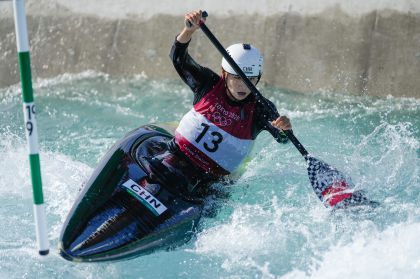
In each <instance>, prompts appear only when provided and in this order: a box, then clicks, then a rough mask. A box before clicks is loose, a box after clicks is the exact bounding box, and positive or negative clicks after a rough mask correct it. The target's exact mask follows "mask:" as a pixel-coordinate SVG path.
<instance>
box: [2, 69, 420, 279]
mask: <svg viewBox="0 0 420 279" xmlns="http://www.w3.org/2000/svg"><path fill="white" fill-rule="evenodd" d="M34 87H35V92H36V100H35V102H36V104H37V107H38V110H37V111H38V124H39V131H40V144H41V168H42V172H43V183H44V195H45V200H46V205H47V214H48V224H49V227H50V233H49V238H50V241H51V246H52V247H51V252H50V255H49V256H47V257H40V256H38V255H37V251H36V245H35V243H34V228H33V217H32V193H31V186H30V181H29V178H28V174H29V169H28V162H27V154H26V147H25V144H26V143H25V139H24V132H23V129H22V122H23V119H22V115H21V114H22V112H21V100H20V89H19V87H18V86H13V87H10V88H6V89H1V90H0V99H1V102H0V112H1V119H0V134H1V138H0V156H1V158H2V159H1V161H0V216H1V217H2V226H1V227H0V233H1V235H2V239H1V241H0V278H174V277H180V278H338V277H340V278H397V277H398V278H418V277H419V276H420V252H419V251H420V250H419V249H418V247H419V245H420V240H418V237H417V235H418V231H419V229H420V218H419V216H420V215H419V213H420V210H419V209H418V204H419V202H420V183H419V182H420V176H419V167H420V164H419V162H420V160H419V155H420V151H419V147H420V143H419V139H420V132H419V128H418V127H420V126H419V124H420V102H419V101H418V100H415V99H403V98H391V97H390V98H386V99H380V98H370V97H355V96H348V95H341V94H325V93H319V94H313V95H303V94H297V93H289V92H284V91H281V90H279V89H275V88H263V89H262V91H263V92H264V94H265V95H266V96H268V97H269V98H270V99H271V100H273V101H274V102H275V103H276V105H277V107H278V108H279V109H280V111H281V113H285V114H287V115H289V117H290V118H291V119H292V123H293V125H294V131H295V134H296V136H297V137H298V138H299V139H300V141H301V142H302V143H303V144H304V145H305V147H306V148H307V149H308V150H310V151H312V152H313V153H314V154H316V156H317V157H319V158H321V159H323V160H325V161H327V162H328V163H330V164H331V165H333V166H336V167H337V168H338V169H340V170H341V171H343V172H345V173H346V174H348V175H350V176H351V177H352V179H353V181H354V182H355V183H356V186H357V187H359V188H361V189H365V190H366V191H367V192H368V195H369V196H370V197H371V198H372V199H374V200H377V201H379V202H381V203H382V205H381V206H380V207H379V208H378V209H376V210H375V211H361V212H338V213H331V212H330V211H329V210H327V209H325V208H324V207H323V206H322V204H321V203H320V202H319V201H318V199H317V198H316V196H315V194H314V193H313V192H312V189H311V187H310V185H309V181H308V178H307V175H306V170H305V162H304V160H303V159H302V158H301V156H300V155H299V153H298V152H297V151H296V149H295V148H294V147H293V146H292V145H291V144H288V145H278V144H276V143H275V142H274V141H273V139H272V138H271V137H270V136H269V134H268V133H263V134H261V135H260V136H259V138H258V141H257V143H256V150H255V156H254V159H253V160H252V161H251V162H250V164H249V165H248V167H247V170H246V171H245V173H244V175H243V176H242V177H241V178H240V179H239V181H238V182H237V183H236V184H234V185H232V186H230V187H231V189H230V193H231V196H230V197H229V198H228V199H223V200H218V201H217V203H219V205H218V212H217V214H216V216H215V217H210V216H208V217H205V218H203V219H202V222H201V225H200V231H199V232H198V233H197V235H196V237H195V238H194V239H193V240H192V241H190V242H189V243H187V244H186V245H184V246H182V247H179V248H178V249H176V250H173V251H169V252H167V251H159V252H156V253H154V254H151V255H147V256H143V257H140V258H136V259H133V260H129V261H123V262H117V263H101V264H74V263H70V262H67V261H65V260H63V259H61V258H60V257H59V255H58V252H57V249H56V245H57V241H58V237H59V233H60V230H61V225H62V223H63V221H64V218H65V217H66V214H67V213H68V211H69V210H70V207H71V205H72V203H73V202H74V199H75V197H76V195H77V191H78V189H79V188H80V187H81V185H82V184H83V182H84V181H86V180H87V179H88V177H89V175H90V173H91V172H92V171H93V169H94V167H95V165H96V163H97V162H98V160H99V159H100V157H101V155H103V154H104V152H105V151H106V150H107V149H108V148H109V147H110V146H111V145H112V144H113V143H114V142H115V141H116V140H117V139H118V138H120V137H122V136H123V135H124V134H125V133H126V132H128V131H129V130H131V129H133V128H135V127H137V126H139V125H142V124H146V123H150V122H163V121H169V120H176V119H180V117H181V116H182V114H183V113H185V112H186V111H188V109H189V107H190V106H191V102H192V96H191V94H190V92H189V91H188V89H187V88H186V87H185V86H184V85H183V84H181V83H179V82H172V81H153V80H149V79H147V78H146V77H142V76H139V77H136V78H130V79H120V80H115V79H110V78H109V77H107V76H105V75H101V74H96V73H91V72H89V73H83V74H80V75H65V76H60V77H57V78H54V79H50V80H40V81H37V82H36V83H35V86H34Z"/></svg>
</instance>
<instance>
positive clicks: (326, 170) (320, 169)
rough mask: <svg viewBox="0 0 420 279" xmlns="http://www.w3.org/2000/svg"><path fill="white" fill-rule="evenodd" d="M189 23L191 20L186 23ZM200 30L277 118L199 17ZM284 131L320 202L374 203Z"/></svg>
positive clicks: (330, 204)
mask: <svg viewBox="0 0 420 279" xmlns="http://www.w3.org/2000/svg"><path fill="white" fill-rule="evenodd" d="M207 16H208V14H207V12H205V11H204V12H203V13H202V17H203V18H204V17H207ZM187 24H188V25H189V26H191V22H187ZM199 26H200V28H201V30H202V31H203V32H204V34H205V35H206V36H207V37H208V38H209V39H210V41H211V42H212V43H213V45H214V46H215V47H216V48H217V50H218V51H219V52H220V54H221V55H222V56H223V57H224V58H225V59H226V61H227V62H228V63H229V64H230V65H231V66H232V68H233V69H234V70H235V72H236V73H237V74H238V75H239V76H240V77H241V78H242V80H243V81H244V83H245V84H246V86H247V87H248V88H249V89H250V90H251V92H252V93H253V94H254V95H255V98H256V100H257V102H259V103H261V104H262V106H263V107H264V108H265V111H266V113H267V114H268V115H269V119H270V120H274V119H277V118H278V117H279V116H280V115H279V114H278V112H277V111H275V110H273V109H272V108H271V107H270V106H269V105H268V103H267V100H266V99H265V98H264V97H263V96H262V95H261V93H260V92H259V91H258V89H257V88H256V87H255V86H254V84H253V83H252V82H251V81H250V80H249V79H248V78H247V77H246V75H245V74H244V73H243V71H242V70H241V68H239V66H238V65H237V64H236V62H235V61H234V60H233V59H232V57H230V55H229V54H228V53H227V51H226V50H225V48H224V47H223V46H222V45H221V44H220V42H219V41H218V40H217V39H216V37H215V36H214V35H213V33H212V32H211V31H210V30H209V29H208V28H207V26H206V24H205V23H204V21H203V20H200V24H199ZM283 133H284V134H286V136H287V137H288V138H289V140H290V141H291V142H292V143H293V145H294V146H295V147H296V148H297V150H298V151H299V152H300V154H302V156H303V157H304V158H305V160H306V162H307V164H308V167H307V170H308V176H309V181H310V182H311V185H312V188H313V190H314V191H315V193H316V195H317V196H318V198H319V199H320V200H321V202H322V203H323V204H324V205H325V206H326V207H330V208H343V207H348V206H357V205H373V206H375V205H377V204H378V203H377V202H373V201H370V200H369V199H367V198H366V197H365V195H364V192H363V191H362V190H358V191H356V190H355V189H354V188H355V187H354V184H353V183H352V182H351V179H350V178H349V177H347V176H345V175H344V174H343V173H341V172H340V171H338V170H337V169H335V168H333V167H331V166H330V165H328V164H327V163H325V162H323V161H321V160H318V159H316V158H315V157H313V156H311V155H310V154H309V153H308V151H306V149H305V148H304V147H303V145H302V144H301V143H300V142H299V140H298V139H297V138H296V137H295V136H294V135H293V133H292V132H291V131H288V130H285V131H283Z"/></svg>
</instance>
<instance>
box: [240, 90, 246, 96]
mask: <svg viewBox="0 0 420 279" xmlns="http://www.w3.org/2000/svg"><path fill="white" fill-rule="evenodd" d="M246 94H247V93H246V92H242V91H241V92H238V95H239V96H241V97H242V96H245V95H246Z"/></svg>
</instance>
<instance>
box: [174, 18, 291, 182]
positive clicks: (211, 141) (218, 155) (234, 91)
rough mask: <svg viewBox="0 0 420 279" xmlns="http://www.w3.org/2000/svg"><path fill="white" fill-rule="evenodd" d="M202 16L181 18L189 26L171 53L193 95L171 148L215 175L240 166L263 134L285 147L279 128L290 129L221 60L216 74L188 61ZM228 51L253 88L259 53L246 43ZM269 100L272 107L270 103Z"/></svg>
mask: <svg viewBox="0 0 420 279" xmlns="http://www.w3.org/2000/svg"><path fill="white" fill-rule="evenodd" d="M201 14H202V11H201V10H199V11H193V12H190V13H187V14H186V15H185V18H184V20H185V22H186V23H187V22H188V21H189V22H190V23H191V24H185V27H184V28H183V30H182V31H181V33H180V34H179V35H178V36H177V37H176V40H175V42H174V44H173V46H172V49H171V52H170V58H171V59H172V62H173V64H174V66H175V69H176V70H177V72H178V73H179V75H180V77H181V78H182V80H183V81H184V82H185V83H186V84H187V85H188V86H189V87H190V88H191V89H192V91H193V92H194V101H193V108H192V109H191V110H190V111H189V112H188V113H187V114H186V115H184V117H183V118H182V120H181V121H180V123H179V126H178V127H177V129H176V131H175V139H174V141H173V143H172V147H171V148H172V150H174V149H176V150H179V151H180V152H181V153H182V154H184V155H185V156H186V157H187V158H188V159H189V160H190V161H192V162H193V163H194V165H195V166H197V167H198V169H200V170H201V171H203V172H205V173H207V174H210V175H212V176H215V177H217V176H224V175H227V174H229V173H231V172H233V171H234V170H235V169H236V168H238V167H239V165H240V164H241V162H242V161H243V160H244V159H245V158H246V156H247V155H248V153H249V151H250V149H251V147H252V142H253V141H254V140H255V138H256V137H257V135H258V134H259V133H260V132H261V131H262V130H267V131H268V132H270V133H271V134H272V135H273V137H274V138H275V139H276V140H277V141H278V142H280V143H285V142H287V137H286V135H285V134H284V133H283V132H282V131H281V130H289V129H291V127H292V126H291V123H290V120H289V118H287V117H286V116H280V117H278V118H277V119H269V116H268V115H269V114H268V113H266V112H265V110H264V108H263V107H262V105H261V104H260V103H258V102H257V101H256V99H255V97H254V95H253V94H251V91H250V89H249V88H248V87H247V86H246V85H245V83H244V82H243V81H242V79H241V78H240V76H238V75H237V73H236V72H235V71H234V70H233V68H232V67H231V66H230V65H229V64H228V62H227V61H226V60H225V59H223V60H222V70H221V75H218V74H216V73H215V72H213V71H212V70H210V69H208V68H206V67H202V66H200V65H199V64H197V63H196V62H195V61H194V60H193V59H192V58H191V56H190V55H189V54H188V51H187V49H188V45H189V42H190V41H191V38H192V35H193V34H194V32H195V31H196V30H197V29H198V28H199V22H200V20H205V19H204V18H202V17H201ZM188 25H190V26H188ZM227 52H228V53H229V54H230V55H231V57H232V58H233V59H234V60H235V62H236V63H237V64H238V65H239V67H240V68H241V69H243V71H244V73H245V75H246V76H247V77H248V78H249V80H250V81H251V82H252V83H253V84H254V85H256V84H257V83H258V82H259V80H260V78H261V75H262V73H263V58H262V56H261V54H260V52H259V50H258V49H257V48H255V47H254V46H252V45H250V44H234V45H232V46H230V47H228V48H227ZM267 102H268V104H269V105H270V106H272V108H273V109H275V106H274V104H273V103H272V102H270V101H268V100H267ZM275 110H276V109H275Z"/></svg>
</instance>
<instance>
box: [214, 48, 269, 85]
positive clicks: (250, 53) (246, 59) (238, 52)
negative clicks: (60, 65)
mask: <svg viewBox="0 0 420 279" xmlns="http://www.w3.org/2000/svg"><path fill="white" fill-rule="evenodd" d="M226 51H227V52H228V53H229V55H230V56H231V57H232V58H233V60H234V61H235V62H236V64H238V66H239V68H241V70H242V71H243V72H244V74H245V75H246V76H247V77H256V76H261V74H262V73H263V57H262V56H261V53H260V51H259V50H258V49H257V48H255V47H253V46H252V45H250V44H234V45H231V46H230V47H228V48H227V49H226ZM222 68H223V69H224V70H225V71H226V72H228V73H229V74H233V75H238V74H237V73H236V72H235V71H234V70H233V68H232V66H230V65H229V63H228V62H227V61H226V59H225V58H223V59H222Z"/></svg>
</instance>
